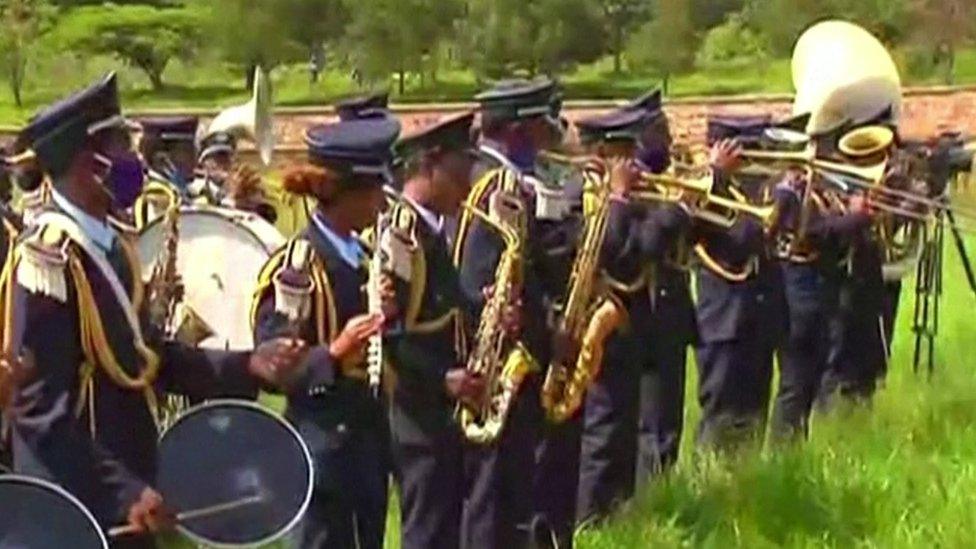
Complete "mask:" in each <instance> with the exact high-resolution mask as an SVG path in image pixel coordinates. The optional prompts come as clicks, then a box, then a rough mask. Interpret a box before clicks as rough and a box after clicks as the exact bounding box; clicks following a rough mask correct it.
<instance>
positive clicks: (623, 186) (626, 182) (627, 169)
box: [607, 158, 638, 197]
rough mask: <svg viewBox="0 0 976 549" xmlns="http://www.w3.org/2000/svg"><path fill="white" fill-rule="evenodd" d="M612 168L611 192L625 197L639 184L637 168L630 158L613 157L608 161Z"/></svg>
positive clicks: (610, 168)
mask: <svg viewBox="0 0 976 549" xmlns="http://www.w3.org/2000/svg"><path fill="white" fill-rule="evenodd" d="M607 168H608V169H609V170H610V192H611V193H613V195H614V196H618V197H624V196H627V194H628V193H630V191H631V189H633V188H634V185H636V184H637V176H638V173H637V169H636V168H635V167H634V164H633V162H631V161H630V160H629V159H623V158H613V159H610V160H609V161H608V165H607Z"/></svg>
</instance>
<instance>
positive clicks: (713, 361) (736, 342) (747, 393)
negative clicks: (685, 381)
mask: <svg viewBox="0 0 976 549" xmlns="http://www.w3.org/2000/svg"><path fill="white" fill-rule="evenodd" d="M751 335H752V336H753V337H739V338H737V339H732V340H728V341H711V342H705V343H701V344H700V345H699V346H698V348H697V353H696V354H697V357H698V402H699V404H700V405H701V409H702V415H701V421H700V423H699V424H698V436H697V438H698V445H699V446H701V447H709V448H713V449H728V448H732V447H734V446H738V445H740V444H741V443H744V442H749V441H755V440H757V439H758V440H761V437H762V433H763V430H764V428H765V418H766V410H767V405H768V402H769V385H770V380H771V377H772V346H771V344H769V343H768V342H767V341H766V340H765V339H764V338H763V337H762V335H761V334H758V333H755V334H751Z"/></svg>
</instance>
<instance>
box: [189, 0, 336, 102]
mask: <svg viewBox="0 0 976 549" xmlns="http://www.w3.org/2000/svg"><path fill="white" fill-rule="evenodd" d="M309 1H312V0H309ZM260 4H261V5H260V7H257V6H256V2H255V1H254V0H196V1H195V5H197V6H198V7H199V9H200V10H201V12H202V14H203V17H204V32H205V33H206V36H207V37H208V40H209V41H210V42H209V45H211V46H213V47H214V48H215V49H216V51H218V52H219V53H220V56H221V57H222V58H223V59H224V60H225V61H227V62H229V63H231V64H233V65H235V66H237V67H239V68H240V69H241V71H242V73H243V75H244V81H245V88H246V89H248V90H250V89H251V87H252V86H253V84H254V81H253V78H254V68H255V67H257V66H259V65H260V66H261V67H264V68H265V69H267V70H269V71H270V70H271V69H273V68H274V67H276V66H278V65H279V64H281V63H284V62H287V61H295V60H299V59H302V57H304V56H305V55H306V54H307V53H308V52H307V51H304V50H303V48H302V46H301V44H300V43H298V42H296V41H295V40H294V39H293V38H292V37H291V35H290V31H292V30H294V28H295V26H297V25H298V24H304V25H307V26H310V27H312V26H315V25H317V24H320V22H319V21H315V20H303V21H301V22H298V21H289V20H288V19H287V17H285V16H282V8H283V7H284V6H286V0H261V2H260ZM322 23H324V21H323V22H322Z"/></svg>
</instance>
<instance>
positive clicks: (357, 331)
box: [329, 314, 385, 379]
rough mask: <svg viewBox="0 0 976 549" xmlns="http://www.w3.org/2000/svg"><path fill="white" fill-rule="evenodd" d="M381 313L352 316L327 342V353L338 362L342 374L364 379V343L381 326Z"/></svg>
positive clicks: (382, 319) (382, 320) (367, 341)
mask: <svg viewBox="0 0 976 549" xmlns="http://www.w3.org/2000/svg"><path fill="white" fill-rule="evenodd" d="M384 320H385V319H384V318H383V315H377V314H372V315H370V314H366V315H359V316H354V317H352V318H350V319H349V321H348V322H346V326H345V327H344V328H343V329H342V331H341V332H340V333H339V335H338V336H337V337H336V338H335V340H333V341H332V343H331V344H329V354H330V355H332V357H333V358H334V359H335V360H336V361H337V362H338V363H339V368H340V369H341V370H342V375H344V376H346V377H350V378H354V379H366V370H365V368H366V365H365V363H364V361H365V356H366V344H367V343H369V338H370V337H371V336H372V335H374V334H376V333H378V332H379V331H380V330H381V329H382V328H383V322H384Z"/></svg>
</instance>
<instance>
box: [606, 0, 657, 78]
mask: <svg viewBox="0 0 976 549" xmlns="http://www.w3.org/2000/svg"><path fill="white" fill-rule="evenodd" d="M600 6H601V8H602V9H603V15H604V17H605V18H606V24H607V33H608V34H609V36H610V53H611V54H613V72H614V73H615V74H619V73H620V71H621V70H622V69H623V60H622V58H623V53H624V47H625V46H626V44H627V37H628V35H629V34H630V33H631V32H632V31H634V30H635V29H636V28H638V27H640V25H641V23H643V22H645V21H646V20H647V18H648V17H649V16H650V8H651V6H650V1H649V0H600Z"/></svg>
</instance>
